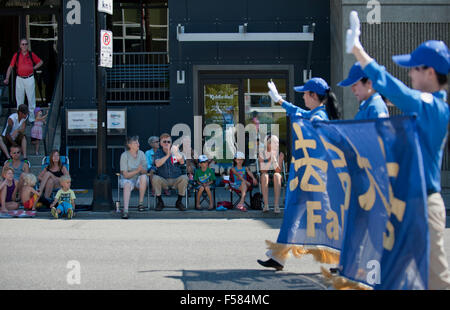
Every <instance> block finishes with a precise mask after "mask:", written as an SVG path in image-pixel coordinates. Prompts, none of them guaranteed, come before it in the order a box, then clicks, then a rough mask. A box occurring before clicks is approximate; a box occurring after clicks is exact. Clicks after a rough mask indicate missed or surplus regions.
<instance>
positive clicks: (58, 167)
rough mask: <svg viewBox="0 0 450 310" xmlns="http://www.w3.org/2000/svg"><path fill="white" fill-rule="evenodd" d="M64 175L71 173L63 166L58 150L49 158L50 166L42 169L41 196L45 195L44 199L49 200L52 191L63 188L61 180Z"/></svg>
mask: <svg viewBox="0 0 450 310" xmlns="http://www.w3.org/2000/svg"><path fill="white" fill-rule="evenodd" d="M63 175H69V171H67V169H66V167H64V165H63V164H62V162H61V158H60V156H59V152H58V150H53V151H52V152H51V153H50V156H49V164H48V166H46V167H45V168H44V169H42V171H41V173H40V174H39V176H38V180H39V182H40V186H39V193H40V194H41V196H42V193H44V197H45V198H47V199H49V198H50V196H51V194H52V191H53V190H54V189H58V188H60V187H61V184H60V182H59V181H60V180H59V179H60V178H61V177H62V176H63Z"/></svg>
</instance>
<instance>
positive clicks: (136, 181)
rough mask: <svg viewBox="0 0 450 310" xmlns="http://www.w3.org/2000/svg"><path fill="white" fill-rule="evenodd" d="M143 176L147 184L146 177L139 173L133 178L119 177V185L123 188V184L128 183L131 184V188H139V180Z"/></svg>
mask: <svg viewBox="0 0 450 310" xmlns="http://www.w3.org/2000/svg"><path fill="white" fill-rule="evenodd" d="M142 176H144V177H145V178H146V179H147V184H148V177H147V176H146V175H144V174H141V175H140V176H139V177H137V178H135V179H125V178H124V177H122V176H121V177H120V187H121V188H123V187H124V186H125V184H127V183H128V184H130V185H131V189H133V188H139V180H140V179H141V177H142Z"/></svg>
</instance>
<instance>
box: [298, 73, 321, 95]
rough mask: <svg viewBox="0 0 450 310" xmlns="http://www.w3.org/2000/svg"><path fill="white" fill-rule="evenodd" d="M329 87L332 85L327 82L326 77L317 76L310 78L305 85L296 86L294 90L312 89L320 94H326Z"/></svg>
mask: <svg viewBox="0 0 450 310" xmlns="http://www.w3.org/2000/svg"><path fill="white" fill-rule="evenodd" d="M329 89H330V87H329V86H328V84H327V82H325V80H324V79H322V78H317V77H315V78H312V79H310V80H309V81H308V82H306V83H305V85H303V86H295V87H294V90H295V91H297V92H305V91H312V92H314V93H317V94H319V95H325V93H326V91H327V90H329Z"/></svg>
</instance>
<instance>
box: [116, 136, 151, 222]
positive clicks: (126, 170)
mask: <svg viewBox="0 0 450 310" xmlns="http://www.w3.org/2000/svg"><path fill="white" fill-rule="evenodd" d="M126 147H127V151H125V152H123V153H122V155H121V156H120V174H121V178H120V185H121V187H122V188H123V214H122V218H123V219H127V218H128V205H129V203H130V195H131V191H132V190H133V189H135V188H138V189H139V204H138V211H144V210H145V208H144V196H145V191H146V190H147V166H148V164H147V158H146V157H145V154H144V152H142V151H141V150H139V137H138V136H134V137H128V138H127V141H126Z"/></svg>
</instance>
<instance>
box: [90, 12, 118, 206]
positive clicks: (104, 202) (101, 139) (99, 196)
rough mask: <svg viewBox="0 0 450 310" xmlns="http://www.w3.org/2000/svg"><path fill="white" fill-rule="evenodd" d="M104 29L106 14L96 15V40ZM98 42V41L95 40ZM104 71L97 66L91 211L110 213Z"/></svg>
mask: <svg viewBox="0 0 450 310" xmlns="http://www.w3.org/2000/svg"><path fill="white" fill-rule="evenodd" d="M101 29H106V14H105V13H102V12H98V13H97V38H100V30H101ZM97 40H98V39H97ZM97 44H98V45H99V48H98V61H99V63H100V44H99V40H98V42H97ZM105 92H106V69H105V68H104V67H100V66H97V165H98V168H97V178H96V179H95V180H94V197H93V200H92V210H93V211H111V210H113V208H114V205H113V200H112V189H111V179H110V177H109V176H108V175H107V169H106V151H107V141H106V137H107V136H106V134H107V110H106V96H105Z"/></svg>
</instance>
